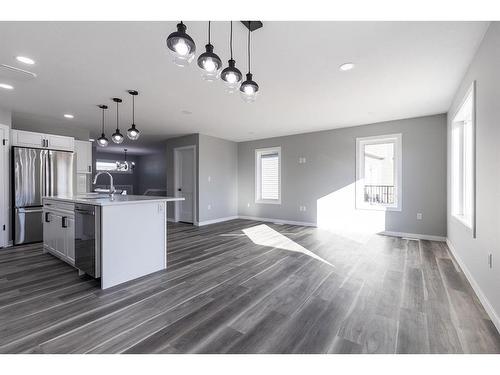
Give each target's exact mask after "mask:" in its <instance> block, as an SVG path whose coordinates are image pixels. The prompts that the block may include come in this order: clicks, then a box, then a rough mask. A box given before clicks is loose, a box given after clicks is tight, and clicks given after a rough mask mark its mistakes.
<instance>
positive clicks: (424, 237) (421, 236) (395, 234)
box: [379, 230, 446, 242]
mask: <svg viewBox="0 0 500 375" xmlns="http://www.w3.org/2000/svg"><path fill="white" fill-rule="evenodd" d="M379 234H383V235H384V236H393V237H407V238H415V239H417V240H429V241H440V242H445V241H446V237H443V236H432V235H430V234H418V233H405V232H392V231H388V230H384V231H383V232H380V233H379Z"/></svg>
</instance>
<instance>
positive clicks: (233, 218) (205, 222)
mask: <svg viewBox="0 0 500 375" xmlns="http://www.w3.org/2000/svg"><path fill="white" fill-rule="evenodd" d="M235 219H238V216H227V217H220V218H218V219H212V220H205V221H200V222H198V223H196V224H195V225H197V226H199V227H202V226H204V225H210V224H215V223H222V222H223V221H229V220H235Z"/></svg>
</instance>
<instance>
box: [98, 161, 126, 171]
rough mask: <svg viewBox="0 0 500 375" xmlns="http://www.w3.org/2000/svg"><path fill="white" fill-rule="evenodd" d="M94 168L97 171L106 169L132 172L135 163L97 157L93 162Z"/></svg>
mask: <svg viewBox="0 0 500 375" xmlns="http://www.w3.org/2000/svg"><path fill="white" fill-rule="evenodd" d="M95 168H96V170H97V171H107V172H113V173H133V170H134V168H135V163H134V162H128V161H112V160H101V159H97V160H96V162H95Z"/></svg>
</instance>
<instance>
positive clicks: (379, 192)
mask: <svg viewBox="0 0 500 375" xmlns="http://www.w3.org/2000/svg"><path fill="white" fill-rule="evenodd" d="M365 202H366V203H370V204H394V186H393V185H365Z"/></svg>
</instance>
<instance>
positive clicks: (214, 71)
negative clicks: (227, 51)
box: [198, 43, 222, 81]
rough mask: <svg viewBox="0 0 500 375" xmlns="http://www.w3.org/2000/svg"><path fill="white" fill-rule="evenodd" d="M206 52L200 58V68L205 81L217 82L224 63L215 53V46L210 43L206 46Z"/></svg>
mask: <svg viewBox="0 0 500 375" xmlns="http://www.w3.org/2000/svg"><path fill="white" fill-rule="evenodd" d="M205 49H206V51H205V52H204V53H202V54H201V55H200V56H199V57H198V66H199V67H200V69H201V70H202V71H203V76H202V77H203V79H205V80H206V81H215V80H216V79H217V76H218V74H219V71H220V69H221V68H222V61H221V59H220V57H219V56H217V55H216V54H215V53H214V46H213V45H211V44H210V43H209V44H207V45H206V46H205Z"/></svg>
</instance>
